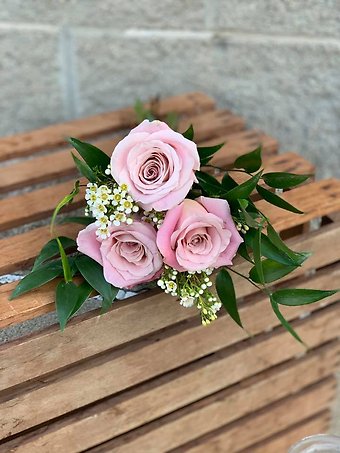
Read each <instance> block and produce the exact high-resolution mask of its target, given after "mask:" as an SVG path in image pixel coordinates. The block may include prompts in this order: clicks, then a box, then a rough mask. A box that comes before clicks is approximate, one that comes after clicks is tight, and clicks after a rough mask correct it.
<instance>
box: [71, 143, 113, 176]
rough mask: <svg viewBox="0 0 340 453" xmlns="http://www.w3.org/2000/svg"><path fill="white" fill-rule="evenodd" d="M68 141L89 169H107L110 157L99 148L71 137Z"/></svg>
mask: <svg viewBox="0 0 340 453" xmlns="http://www.w3.org/2000/svg"><path fill="white" fill-rule="evenodd" d="M68 142H69V143H70V144H71V145H72V146H73V147H74V148H75V149H76V150H77V151H78V153H79V154H80V155H81V157H82V158H83V159H84V161H85V162H86V163H87V165H88V166H89V167H90V169H91V170H95V169H99V170H100V171H102V172H104V171H105V170H106V169H107V166H108V165H109V163H110V158H109V156H108V155H107V154H105V153H104V152H103V151H102V150H101V149H99V148H97V147H96V146H94V145H91V144H90V143H85V142H82V141H80V140H78V139H76V138H73V137H71V138H69V139H68Z"/></svg>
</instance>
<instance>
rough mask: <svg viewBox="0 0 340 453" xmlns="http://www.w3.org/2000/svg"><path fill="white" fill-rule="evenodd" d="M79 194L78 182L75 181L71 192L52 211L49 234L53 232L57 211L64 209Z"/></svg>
mask: <svg viewBox="0 0 340 453" xmlns="http://www.w3.org/2000/svg"><path fill="white" fill-rule="evenodd" d="M78 193H79V181H76V182H75V183H74V188H73V190H72V192H70V193H69V194H68V195H66V196H65V197H64V198H63V199H62V200H61V201H59V203H58V204H57V206H56V208H55V209H54V212H53V215H52V218H51V224H50V230H51V233H52V232H53V227H54V223H55V219H56V217H57V215H58V213H59V211H60V210H61V209H62V208H63V207H64V206H66V205H67V204H69V203H71V202H72V201H73V198H74V197H75V196H76V195H78Z"/></svg>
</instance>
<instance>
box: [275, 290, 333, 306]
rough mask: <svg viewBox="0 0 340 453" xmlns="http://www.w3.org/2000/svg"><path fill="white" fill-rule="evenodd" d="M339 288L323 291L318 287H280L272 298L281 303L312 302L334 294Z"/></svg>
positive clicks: (292, 304) (294, 304) (300, 303)
mask: <svg viewBox="0 0 340 453" xmlns="http://www.w3.org/2000/svg"><path fill="white" fill-rule="evenodd" d="M337 292H339V290H337V289H336V290H331V291H321V290H318V289H278V290H277V291H275V292H274V293H273V294H272V299H273V300H274V301H275V302H276V303H278V304H281V305H289V306H296V305H306V304H312V303H313V302H317V301H319V300H322V299H325V298H326V297H329V296H333V294H336V293H337Z"/></svg>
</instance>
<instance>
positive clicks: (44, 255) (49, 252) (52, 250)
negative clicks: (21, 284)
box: [32, 236, 76, 271]
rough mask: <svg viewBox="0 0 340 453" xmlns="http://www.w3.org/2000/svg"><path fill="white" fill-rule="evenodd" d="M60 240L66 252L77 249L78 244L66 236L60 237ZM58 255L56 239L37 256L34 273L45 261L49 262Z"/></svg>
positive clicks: (49, 242) (46, 245)
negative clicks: (72, 248)
mask: <svg viewBox="0 0 340 453" xmlns="http://www.w3.org/2000/svg"><path fill="white" fill-rule="evenodd" d="M59 239H60V242H61V244H62V246H63V247H64V249H65V250H67V249H69V248H71V247H76V242H75V241H74V240H73V239H71V238H67V237H65V236H60V237H59ZM58 254H59V247H58V243H57V241H56V240H55V239H51V240H50V241H48V242H47V244H45V245H44V247H43V248H42V249H41V252H40V253H39V255H38V256H37V258H36V260H35V261H34V264H33V268H32V271H35V270H36V269H37V268H38V267H39V266H41V264H43V263H44V262H45V261H47V260H49V259H51V258H54V257H55V256H56V255H58Z"/></svg>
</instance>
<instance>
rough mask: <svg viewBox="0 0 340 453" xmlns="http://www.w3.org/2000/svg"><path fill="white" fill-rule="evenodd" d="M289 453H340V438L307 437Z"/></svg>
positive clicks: (324, 436) (319, 435) (324, 435)
mask: <svg viewBox="0 0 340 453" xmlns="http://www.w3.org/2000/svg"><path fill="white" fill-rule="evenodd" d="M288 453H340V437H338V436H330V435H328V434H317V435H315V436H309V437H305V438H304V439H302V440H300V441H299V442H298V443H296V444H295V445H293V446H292V447H291V448H290V449H289V451H288Z"/></svg>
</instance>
